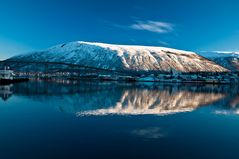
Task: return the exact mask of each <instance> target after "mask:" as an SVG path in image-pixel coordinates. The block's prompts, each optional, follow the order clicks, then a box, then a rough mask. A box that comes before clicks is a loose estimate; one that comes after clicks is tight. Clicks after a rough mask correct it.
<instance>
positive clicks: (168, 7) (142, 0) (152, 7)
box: [0, 0, 239, 59]
mask: <svg viewBox="0 0 239 159" xmlns="http://www.w3.org/2000/svg"><path fill="white" fill-rule="evenodd" d="M238 8H239V1H237V0H234V1H233V0H200V1H199V0H197V1H196V0H147V1H146V0H41V1H40V0H39V1H33V0H0V59H4V58H7V57H10V56H13V55H16V54H19V53H23V52H29V51H32V50H42V49H46V48H48V47H50V46H52V45H56V44H59V43H64V42H69V41H76V40H80V41H92V42H105V43H115V44H138V45H155V46H165V47H172V48H177V49H184V50H192V51H197V52H199V51H215V50H220V51H238V50H239V45H238V44H239V12H238Z"/></svg>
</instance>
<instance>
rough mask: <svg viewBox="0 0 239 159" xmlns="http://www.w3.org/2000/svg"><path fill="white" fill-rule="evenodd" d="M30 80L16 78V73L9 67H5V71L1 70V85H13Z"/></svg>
mask: <svg viewBox="0 0 239 159" xmlns="http://www.w3.org/2000/svg"><path fill="white" fill-rule="evenodd" d="M28 80H29V79H28V78H21V77H14V71H13V70H11V69H10V68H9V67H8V66H4V69H2V70H0V84H11V83H17V82H24V81H28Z"/></svg>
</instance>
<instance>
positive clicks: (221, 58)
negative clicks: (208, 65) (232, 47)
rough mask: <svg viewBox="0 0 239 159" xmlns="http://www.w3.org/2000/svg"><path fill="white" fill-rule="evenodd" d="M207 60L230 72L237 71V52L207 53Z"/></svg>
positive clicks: (238, 61)
mask: <svg viewBox="0 0 239 159" xmlns="http://www.w3.org/2000/svg"><path fill="white" fill-rule="evenodd" d="M208 55H209V57H208V58H209V59H210V60H212V61H214V62H215V63H217V64H219V65H221V66H223V67H224V68H227V69H229V70H231V71H239V52H228V51H216V52H208Z"/></svg>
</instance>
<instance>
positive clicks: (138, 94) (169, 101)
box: [78, 89, 224, 115]
mask: <svg viewBox="0 0 239 159" xmlns="http://www.w3.org/2000/svg"><path fill="white" fill-rule="evenodd" d="M223 97H224V95H223V94H221V93H217V94H215V93H198V92H189V91H176V92H173V93H170V92H169V91H168V90H163V91H158V90H138V89H136V90H127V91H124V93H123V95H122V96H121V98H120V100H119V102H117V103H116V104H115V105H112V106H110V107H107V108H103V109H96V110H89V111H83V112H79V113H78V115H107V114H129V115H139V114H170V113H176V112H185V111H192V110H194V109H196V108H198V107H200V106H203V105H208V104H211V103H213V102H215V101H217V100H219V99H221V98H223Z"/></svg>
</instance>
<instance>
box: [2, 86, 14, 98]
mask: <svg viewBox="0 0 239 159" xmlns="http://www.w3.org/2000/svg"><path fill="white" fill-rule="evenodd" d="M12 87H13V85H0V97H1V98H2V100H4V101H6V100H7V99H9V98H10V97H11V96H12V94H13V91H12Z"/></svg>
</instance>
